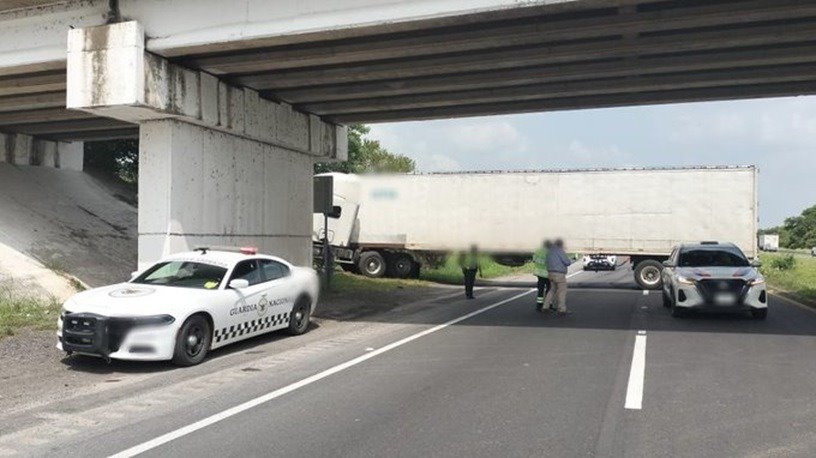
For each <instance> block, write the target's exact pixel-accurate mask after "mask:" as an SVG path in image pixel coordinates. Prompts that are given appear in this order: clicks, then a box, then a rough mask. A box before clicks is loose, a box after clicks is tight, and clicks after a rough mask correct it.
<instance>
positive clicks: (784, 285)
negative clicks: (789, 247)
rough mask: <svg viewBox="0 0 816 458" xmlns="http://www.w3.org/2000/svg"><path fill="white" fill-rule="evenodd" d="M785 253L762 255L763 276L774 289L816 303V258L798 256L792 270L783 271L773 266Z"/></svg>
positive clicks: (760, 256)
mask: <svg viewBox="0 0 816 458" xmlns="http://www.w3.org/2000/svg"><path fill="white" fill-rule="evenodd" d="M784 256H786V254H784V253H761V254H760V255H759V258H760V260H761V261H762V267H761V271H762V275H764V276H765V280H766V281H767V282H768V285H769V286H771V287H772V288H776V289H779V290H781V291H786V292H788V293H792V294H794V295H796V296H798V297H801V298H803V299H807V300H810V301H816V258H813V257H805V256H797V257H796V258H795V259H796V262H795V264H794V266H793V268H792V269H789V270H781V269H776V268H774V267H772V266H773V264H774V262H773V261H774V260H775V259H781V258H783V257H784Z"/></svg>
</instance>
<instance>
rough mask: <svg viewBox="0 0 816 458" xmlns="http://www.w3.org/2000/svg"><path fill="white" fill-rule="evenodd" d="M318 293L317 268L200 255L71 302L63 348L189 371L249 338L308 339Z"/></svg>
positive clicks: (252, 257)
mask: <svg viewBox="0 0 816 458" xmlns="http://www.w3.org/2000/svg"><path fill="white" fill-rule="evenodd" d="M318 291H319V287H318V278H317V274H316V273H315V271H314V270H313V269H311V268H306V267H296V266H293V265H292V264H290V263H289V262H287V261H285V260H283V259H281V258H278V257H275V256H268V255H261V254H256V252H255V250H254V249H241V250H240V252H228V251H222V250H218V249H209V248H198V249H196V251H192V252H187V253H179V254H175V255H172V256H169V257H167V258H165V259H162V260H160V261H159V262H157V263H155V264H154V265H152V266H150V267H149V268H148V269H146V270H144V271H142V272H135V273H134V276H133V278H132V279H131V280H130V281H128V282H125V283H118V284H115V285H110V286H103V287H101V288H95V289H91V290H88V291H83V292H81V293H79V294H76V295H74V296H72V297H71V298H70V299H68V301H66V302H65V304H64V305H63V307H62V311H61V312H60V316H59V319H58V321H57V325H58V331H57V336H58V342H57V348H58V349H60V350H63V351H65V352H66V353H68V354H69V355H70V354H73V353H77V354H85V355H92V356H99V357H102V358H105V359H123V360H142V361H157V360H172V361H173V362H174V363H176V364H178V365H182V366H190V365H193V364H198V363H200V362H201V361H202V360H204V358H205V357H206V355H207V352H208V351H209V350H211V349H215V348H218V347H222V346H225V345H229V344H231V343H234V342H238V341H240V340H244V339H247V338H249V337H253V336H257V335H260V334H264V333H267V332H272V331H275V330H278V329H287V330H288V331H289V333H290V334H302V333H304V332H306V330H307V328H308V326H309V318H310V316H311V314H312V312H313V311H314V307H315V305H316V303H317V295H318Z"/></svg>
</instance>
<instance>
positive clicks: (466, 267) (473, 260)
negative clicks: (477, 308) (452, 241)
mask: <svg viewBox="0 0 816 458" xmlns="http://www.w3.org/2000/svg"><path fill="white" fill-rule="evenodd" d="M459 267H461V268H462V275H463V276H464V277H465V297H467V298H468V299H473V284H474V283H476V272H479V276H481V275H482V266H481V264H479V250H478V248H476V245H471V246H470V250H469V251H468V252H467V253H459Z"/></svg>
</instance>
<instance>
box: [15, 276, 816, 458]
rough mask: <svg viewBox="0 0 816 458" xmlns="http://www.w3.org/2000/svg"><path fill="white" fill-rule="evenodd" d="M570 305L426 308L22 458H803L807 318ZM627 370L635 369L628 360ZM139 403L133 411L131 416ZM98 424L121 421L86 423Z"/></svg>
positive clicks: (812, 328)
mask: <svg viewBox="0 0 816 458" xmlns="http://www.w3.org/2000/svg"><path fill="white" fill-rule="evenodd" d="M616 275H621V273H620V272H610V273H599V274H596V273H579V274H577V275H575V276H574V277H572V278H571V283H573V284H581V285H583V286H585V287H588V286H593V285H595V286H605V285H606V284H607V283H609V280H610V278H616V277H614V276H616ZM623 277H624V276H622V277H621V278H623ZM627 278H628V277H627ZM621 281H623V280H621ZM568 302H569V307H570V309H571V310H572V311H573V312H574V313H573V314H572V315H570V316H568V317H565V318H557V317H554V316H551V315H548V314H541V313H537V312H535V311H534V308H533V307H534V295H533V294H532V292H531V291H529V290H527V289H510V288H506V289H505V288H494V289H487V290H485V289H483V290H481V291H479V292H478V297H477V300H475V301H465V300H462V299H461V298H459V297H455V298H447V299H444V300H441V299H440V300H436V302H435V303H434V304H433V305H434V307H428V308H426V309H423V310H421V311H419V312H417V313H415V314H413V315H410V316H403V315H401V316H400V318H399V320H390V319H389V318H388V316H383V317H379V318H376V319H372V320H371V321H370V322H369V323H366V325H367V327H366V329H367V331H366V332H360V333H358V334H356V335H355V334H352V335H350V336H348V337H347V339H346V340H345V341H342V340H341V341H340V342H341V343H340V344H336V345H325V346H324V347H320V346H312V345H311V344H310V345H307V346H304V347H303V348H302V349H300V350H297V351H293V353H291V354H280V355H272V356H267V357H266V359H259V360H258V361H256V363H254V364H252V365H248V366H247V368H246V370H244V371H242V372H243V374H239V375H236V374H220V373H216V374H211V375H209V376H206V375H205V376H202V379H201V383H198V381H196V383H198V385H205V388H199V389H198V391H196V390H193V389H191V390H190V392H189V393H188V394H187V396H186V397H185V396H184V391H183V387H182V391H181V392H180V393H181V397H180V398H178V397H170V396H164V393H161V392H158V393H147V394H145V396H146V397H144V398H143V399H141V400H134V401H132V403H131V404H128V405H126V406H125V407H122V405H118V404H117V405H110V406H102V408H101V409H102V410H97V411H96V412H97V413H96V414H94V413H92V412H85V413H83V412H82V409H81V406H77V409H76V412H75V413H74V417H73V419H72V420H71V421H73V422H74V424H81V422H82V421H85V422H89V423H88V425H87V427H85V428H76V429H78V430H79V432H77V433H75V434H71V435H65V437H63V438H61V439H59V440H48V441H46V442H43V443H41V444H39V445H38V444H35V443H33V444H32V445H31V446H30V447H29V448H27V449H26V450H25V451H26V452H28V453H30V454H35V455H36V454H56V453H60V454H63V455H68V456H80V455H81V456H106V455H110V454H114V453H119V452H122V451H126V452H127V453H130V452H144V455H145V456H196V455H198V456H202V455H203V456H216V455H217V456H310V457H311V456H318V457H320V456H355V457H356V456H372V457H373V456H533V455H534V456H581V455H582V456H650V457H651V456H695V457H697V456H735V455H736V456H768V455H772V456H773V455H784V456H791V455H793V456H796V455H798V456H812V455H813V454H814V453H816V430H814V428H813V425H814V424H816V405H814V404H816V401H815V400H814V399H816V398H815V397H814V395H813V390H814V387H815V386H816V382H814V380H816V358H813V355H814V354H816V337H814V335H816V313H814V312H813V311H811V310H809V309H804V308H802V307H800V306H798V305H795V304H793V303H791V302H789V301H787V300H784V299H781V298H777V297H772V299H771V303H770V305H771V311H770V314H769V317H768V319H767V321H755V320H752V319H750V318H748V316H747V315H746V316H741V315H740V316H733V315H700V316H695V317H690V318H684V319H675V318H672V317H670V316H669V313H668V311H667V310H666V309H664V308H663V307H662V305H661V301H660V296H659V294H656V293H654V292H652V293H651V294H644V293H643V292H642V291H639V290H635V289H628V288H625V287H624V288H621V287H619V288H606V287H603V288H582V289H574V290H572V291H570V293H569V299H568ZM463 316H467V318H461V317H463ZM451 320H459V321H456V322H454V323H451ZM444 323H448V324H447V325H443V326H438V325H440V324H444ZM636 348H639V350H638V351H636V350H635V349H636ZM638 353H639V354H640V356H641V357H642V360H640V361H639V362H638V361H637V360H638V357H637V356H635V357H634V358H633V355H637V354H638ZM633 359H634V360H635V361H636V363H635V369H634V370H633V367H632V366H633ZM641 364H642V366H641ZM639 369H642V372H641V371H640V370H639ZM196 383H194V384H191V388H192V387H194V386H196ZM641 390H642V391H641ZM253 400H254V401H253ZM248 401H249V402H250V404H249V405H243V406H241V404H242V403H245V402H248ZM140 402H141V403H142V404H143V405H146V406H147V407H144V408H142V409H141V410H140V409H138V408H130V406H132V405H136V406H138V405H139V403H140ZM134 403H135V404H134ZM236 406H238V407H237V408H236ZM625 406H630V407H632V406H639V407H640V408H626V407H625ZM105 412H108V413H113V414H118V415H109V416H108V417H107V418H106V420H104V421H102V422H96V423H92V422H90V421H91V419H93V418H94V415H98V416H99V415H102V413H105ZM167 434H170V436H167ZM0 445H2V443H0ZM133 447H137V448H136V449H133ZM0 450H2V449H0Z"/></svg>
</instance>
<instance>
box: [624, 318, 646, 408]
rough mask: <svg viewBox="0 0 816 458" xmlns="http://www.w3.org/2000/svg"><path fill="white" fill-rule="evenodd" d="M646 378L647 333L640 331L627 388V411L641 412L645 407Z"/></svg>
mask: <svg viewBox="0 0 816 458" xmlns="http://www.w3.org/2000/svg"><path fill="white" fill-rule="evenodd" d="M645 377H646V331H638V334H637V335H636V336H635V348H634V350H633V351H632V366H631V368H630V369H629V384H628V385H627V387H626V402H625V403H624V408H625V409H630V410H640V409H641V408H642V407H643V383H644V379H645Z"/></svg>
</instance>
